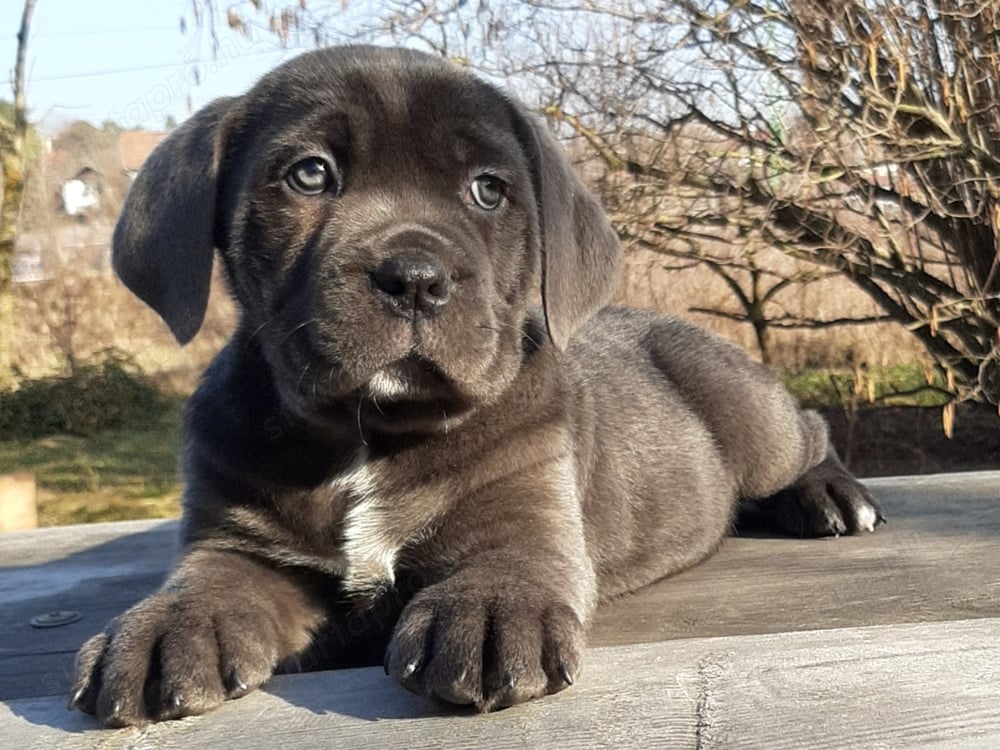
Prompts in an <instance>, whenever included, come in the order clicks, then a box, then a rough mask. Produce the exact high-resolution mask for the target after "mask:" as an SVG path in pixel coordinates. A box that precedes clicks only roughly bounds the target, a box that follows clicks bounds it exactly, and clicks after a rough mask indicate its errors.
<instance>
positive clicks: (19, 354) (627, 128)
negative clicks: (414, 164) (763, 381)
mask: <svg viewBox="0 0 1000 750" xmlns="http://www.w3.org/2000/svg"><path fill="white" fill-rule="evenodd" d="M828 5H829V6H830V7H828ZM833 6H835V7H833ZM26 10H27V11H28V13H26V12H25V11H26ZM25 20H27V24H25ZM0 26H2V27H3V28H4V29H6V30H7V33H6V34H5V35H4V36H3V39H2V41H0V61H2V63H3V64H4V65H6V66H7V67H8V69H9V70H10V81H11V87H10V89H9V93H8V94H6V95H0V99H4V101H2V102H0V154H2V157H3V161H2V166H3V180H2V184H3V188H4V195H3V219H2V222H0V223H2V227H0V473H3V472H8V473H13V472H24V471H27V472H31V473H32V474H33V475H34V479H35V482H36V483H37V487H38V507H39V513H40V518H41V522H42V523H58V522H71V521H86V520H96V519H107V518H124V517H143V516H149V515H172V514H175V513H176V512H177V501H178V497H179V493H180V487H179V484H178V478H177V472H176V456H177V453H178V449H179V445H180V435H179V429H180V428H179V425H180V421H181V414H182V409H183V406H182V404H183V399H184V397H185V396H186V395H187V394H188V393H190V391H191V389H192V388H193V387H194V386H195V384H196V382H197V378H198V375H199V373H200V372H201V370H202V369H203V368H204V367H205V365H206V364H207V362H208V361H209V360H210V359H211V357H212V356H213V355H214V353H215V352H216V351H217V350H218V349H219V348H220V347H221V345H222V344H223V343H224V341H225V340H226V338H227V336H228V333H229V332H230V330H231V329H232V326H233V322H234V316H235V311H234V309H233V307H232V304H231V302H230V301H229V298H228V296H227V294H226V291H225V289H224V283H223V281H222V279H217V280H216V283H215V286H214V288H213V294H212V299H211V307H210V312H209V316H208V319H207V320H206V324H205V326H204V328H203V329H202V331H201V333H200V334H199V335H198V336H197V338H196V339H195V340H194V341H193V342H192V343H191V344H189V345H188V346H187V347H185V348H184V349H180V348H179V347H178V346H177V345H176V344H175V343H174V341H173V340H172V338H171V337H170V335H169V333H168V331H167V330H166V328H165V326H164V325H163V324H162V323H161V322H160V321H159V319H158V318H157V317H156V316H155V315H154V314H153V313H152V312H151V311H149V310H148V309H146V308H145V307H144V306H143V305H142V304H141V303H140V302H138V301H137V300H135V299H134V298H133V297H131V296H130V295H129V294H128V293H127V292H126V291H125V290H124V288H123V287H122V286H121V285H120V284H119V283H118V282H117V281H116V279H115V278H114V277H113V275H112V274H111V272H110V267H109V263H108V244H109V238H110V234H111V231H112V228H113V226H114V222H115V219H116V216H117V214H118V211H119V210H120V207H121V204H122V200H123V197H124V195H125V193H126V192H127V190H128V186H129V184H130V182H131V179H132V178H133V177H134V175H135V173H136V172H137V170H138V169H139V168H140V167H141V164H142V161H143V160H144V158H145V157H146V156H147V155H148V154H149V152H150V151H151V150H152V149H153V148H154V147H155V146H156V144H157V143H158V142H159V141H160V140H161V139H162V138H163V137H164V136H165V135H166V134H167V133H168V132H169V131H170V129H172V128H173V127H175V126H176V124H177V123H178V122H180V121H182V120H183V119H184V118H185V117H187V116H188V115H189V114H190V113H191V112H192V111H194V110H196V109H197V108H199V107H200V106H202V105H204V104H205V103H207V102H208V101H210V100H211V99H213V98H215V97H216V96H220V95H233V94H238V93H240V92H242V91H244V90H246V89H247V88H249V87H250V86H251V85H252V84H253V82H254V81H255V80H256V79H257V78H258V77H259V76H260V75H261V74H263V73H264V72H265V71H267V70H268V69H270V68H272V67H274V66H275V65H276V64H278V63H280V62H281V61H282V60H284V59H288V58H289V57H291V56H293V55H294V54H296V53H297V52H300V51H302V50H304V49H309V48H311V47H314V46H316V45H319V44H327V43H343V42H350V41H368V42H375V43H380V44H387V43H397V44H406V45H409V46H414V47H418V48H421V49H424V50H428V51H431V52H434V53H438V54H441V55H443V56H446V57H448V58H450V59H452V60H454V61H455V62H456V63H458V64H461V65H467V66H469V67H471V68H473V69H475V70H477V71H478V72H479V73H480V74H482V75H484V76H485V77H487V78H488V79H490V80H492V81H494V82H496V83H498V84H499V85H501V86H503V87H505V88H506V89H507V90H508V91H510V92H511V93H512V95H514V96H516V97H517V98H519V99H521V100H523V101H525V102H526V103H527V104H528V105H529V106H531V107H532V108H534V109H535V110H536V111H537V112H538V114H539V116H541V117H545V118H546V119H547V120H548V123H549V125H550V126H551V127H552V128H553V129H554V130H555V131H556V132H557V133H558V134H559V135H560V137H562V138H563V139H564V141H565V144H566V148H567V149H568V150H569V152H570V154H571V155H572V156H573V158H574V159H575V160H576V161H577V162H578V165H579V168H580V170H581V172H582V173H583V174H584V175H585V176H586V178H587V179H588V180H589V182H590V184H591V185H592V186H593V189H594V190H595V191H596V192H598V193H600V194H601V196H602V198H603V200H604V203H605V205H606V206H607V208H608V211H609V214H610V215H611V217H612V220H613V222H614V223H615V225H616V227H617V228H618V230H619V234H620V235H621V238H622V241H623V243H624V246H625V249H626V253H627V270H626V274H625V276H624V278H623V280H622V284H621V287H620V290H619V294H618V297H619V300H620V301H621V302H624V303H627V304H631V305H637V306H641V307H649V308H653V309H657V310H661V311H665V312H670V313H673V314H677V315H681V316H683V317H687V318H690V319H693V320H695V321H697V322H698V323H700V324H702V325H705V326H707V327H709V328H712V329H713V330H716V331H718V332H719V333H721V334H722V335H724V336H726V337H727V338H730V339H732V340H734V341H737V342H739V343H740V344H742V345H743V346H745V347H746V348H747V350H748V351H750V352H751V354H752V355H754V356H755V357H757V358H759V359H762V360H763V361H765V362H767V363H769V364H770V365H772V366H773V367H775V368H777V369H778V370H779V371H780V372H781V373H782V374H783V376H784V377H785V379H786V381H787V382H788V383H789V385H790V387H791V388H792V389H793V390H794V391H795V392H796V394H797V395H798V396H799V397H800V398H802V399H803V401H805V402H807V403H808V404H810V405H812V406H815V407H817V408H822V409H823V410H824V412H825V413H826V414H827V416H828V418H829V419H830V421H831V423H832V425H833V428H834V432H835V440H836V442H837V445H838V447H839V449H840V451H841V453H842V454H843V455H844V457H845V458H846V459H847V461H848V462H849V463H850V464H851V465H852V467H853V468H854V469H855V470H856V471H858V472H859V473H861V474H862V475H873V474H887V473H918V472H929V471H942V470H958V469H976V468H998V467H1000V416H998V413H997V406H996V404H997V401H998V400H1000V322H998V321H1000V270H998V265H997V263H998V257H1000V256H998V247H1000V146H998V145H997V144H1000V105H998V104H997V101H998V95H997V93H998V90H1000V35H997V33H996V29H997V28H1000V3H997V2H980V3H975V4H969V3H960V2H958V0H954V1H953V2H945V1H944V0H925V1H923V2H905V3H904V2H902V0H899V1H898V2H897V1H894V0H874V2H873V1H871V0H866V1H865V2H852V1H850V0H849V1H848V2H846V3H840V4H828V3H825V2H821V1H820V0H762V2H759V3H756V4H751V3H745V2H738V1H736V0H733V1H732V2H728V1H726V0H693V1H690V2H689V1H687V0H671V1H666V0H665V1H663V2H625V1H624V0H623V1H622V2H616V1H609V2H606V3H601V2H583V3H580V2H565V3H564V2H559V1H558V0H556V1H547V2H531V1H517V2H509V3H490V2H486V1H485V0H459V1H457V2H433V1H432V0H427V1H425V2H417V3H414V2H400V3H370V2H352V1H351V0H336V1H335V2H311V1H307V0H303V1H302V2H295V3H290V4H285V3H281V2H277V3H271V4H267V3H264V2H261V1H260V0H253V1H246V2H236V3H234V4H232V5H225V6H220V5H217V4H216V3H215V2H212V1H210V0H193V1H192V2H159V3H152V4H138V3H128V2H124V1H123V0H114V1H113V2H105V3H100V4H98V3H78V2H76V3H74V2H70V1H69V0H36V1H35V2H31V1H30V0H29V2H10V3H7V4H5V5H4V6H3V8H2V9H0ZM19 29H23V30H24V31H25V33H24V34H21V35H20V37H18V35H17V33H16V32H17V31H18V30H19Z"/></svg>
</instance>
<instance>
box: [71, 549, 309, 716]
mask: <svg viewBox="0 0 1000 750" xmlns="http://www.w3.org/2000/svg"><path fill="white" fill-rule="evenodd" d="M322 617H323V615H322V612H321V610H320V609H319V608H318V607H317V606H316V604H315V603H314V602H313V601H311V597H310V596H309V594H308V592H307V591H306V590H305V588H304V586H303V585H302V584H300V583H297V582H296V581H294V580H293V579H292V578H291V577H290V576H289V575H286V574H283V573H281V572H279V571H277V570H275V569H273V568H270V567H268V566H266V565H263V564H261V563H258V562H256V561H254V560H252V559H251V558H249V557H246V556H244V555H241V554H237V553H233V552H221V551H214V550H194V551H190V552H188V553H187V554H186V555H185V557H184V559H183V560H182V561H181V563H180V565H179V566H178V568H177V570H176V571H175V572H174V574H173V575H172V576H171V577H170V579H169V580H168V581H167V583H166V584H165V585H164V586H163V588H162V589H161V590H160V591H159V592H157V593H156V594H153V595H152V596H150V597H148V598H147V599H145V600H143V601H141V602H139V603H138V604H136V605H135V606H134V607H132V608H131V609H130V610H128V611H127V612H125V613H124V614H122V615H121V616H119V617H117V618H115V619H114V620H113V621H112V622H111V624H110V625H109V627H108V629H107V630H106V631H105V632H104V633H101V634H99V635H96V636H94V637H93V638H91V639H90V640H89V641H87V642H86V643H85V644H84V646H83V648H82V649H81V650H80V653H79V655H78V656H77V674H76V681H75V684H74V686H73V697H72V700H71V702H70V708H79V709H80V710H82V711H84V712H86V713H90V714H96V715H97V717H98V718H99V719H100V720H101V722H102V723H104V724H107V725H109V726H128V725H141V724H145V723H148V722H150V721H159V720H162V719H172V718H179V717H182V716H191V715H195V714H201V713H204V712H205V711H208V710H209V709H211V708H214V707H215V706H217V705H218V704H220V703H222V701H224V700H226V699H227V698H237V697H239V696H241V695H244V694H245V693H247V692H249V691H251V690H253V689H254V688H256V687H258V686H259V685H260V684H261V683H263V682H264V681H265V680H266V679H267V678H268V677H270V676H271V673H272V672H273V670H274V668H275V667H276V666H277V665H278V663H279V662H280V661H282V660H283V659H285V658H288V657H290V656H293V655H295V654H296V653H298V652H300V651H302V650H303V649H304V648H306V646H308V644H309V642H310V640H311V638H312V633H313V632H314V630H315V629H316V628H317V627H318V626H319V625H320V624H321V622H322Z"/></svg>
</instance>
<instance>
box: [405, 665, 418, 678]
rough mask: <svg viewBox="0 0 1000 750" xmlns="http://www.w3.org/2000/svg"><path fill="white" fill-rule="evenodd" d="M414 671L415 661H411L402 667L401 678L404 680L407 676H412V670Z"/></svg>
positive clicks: (415, 668) (415, 667)
mask: <svg viewBox="0 0 1000 750" xmlns="http://www.w3.org/2000/svg"><path fill="white" fill-rule="evenodd" d="M416 671H417V663H416V662H415V661H411V662H410V663H409V664H407V665H406V667H404V669H403V679H404V680H405V679H406V678H407V677H412V676H413V674H414V672H416Z"/></svg>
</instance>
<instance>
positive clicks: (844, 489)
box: [736, 411, 885, 537]
mask: <svg viewBox="0 0 1000 750" xmlns="http://www.w3.org/2000/svg"><path fill="white" fill-rule="evenodd" d="M802 423H803V426H804V429H805V431H806V432H811V433H812V435H811V436H809V435H807V438H808V440H807V442H808V443H809V444H810V445H814V446H820V445H823V444H826V451H825V456H824V457H823V458H822V460H820V461H819V463H816V464H815V465H813V466H811V467H810V468H808V469H807V470H806V471H805V472H804V473H803V474H802V475H801V476H800V477H799V478H798V479H796V480H795V481H794V482H792V483H791V484H790V485H789V486H788V487H785V488H784V489H782V490H779V491H778V492H777V493H775V494H774V495H772V496H771V497H768V498H765V499H762V500H744V501H742V502H741V504H740V508H739V513H738V518H737V522H736V527H737V530H738V531H739V532H744V533H745V532H748V531H777V532H780V533H783V534H789V535H791V536H798V537H819V536H840V535H842V534H857V533H860V532H862V531H875V529H876V528H877V527H878V526H880V525H881V524H883V523H885V515H884V514H883V512H882V507H881V506H880V505H879V503H878V501H877V500H876V499H875V498H874V497H872V495H871V493H870V492H868V490H867V489H866V488H865V486H864V485H863V484H861V482H859V481H858V480H857V479H856V478H855V477H854V475H853V474H851V472H850V471H848V469H847V467H846V466H844V464H843V463H842V462H841V461H840V458H839V457H838V456H837V452H836V450H835V449H834V447H833V445H832V444H830V443H829V442H828V439H827V435H826V432H827V427H826V423H825V421H823V420H822V418H821V417H820V416H819V415H818V414H816V413H815V412H809V411H805V412H802Z"/></svg>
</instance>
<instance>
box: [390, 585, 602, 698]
mask: <svg viewBox="0 0 1000 750" xmlns="http://www.w3.org/2000/svg"><path fill="white" fill-rule="evenodd" d="M481 588H485V589H487V590H485V591H484V590H481ZM518 589H520V590H518ZM533 594H535V595H534V596H533ZM583 642H584V627H583V624H582V623H581V622H580V619H579V618H578V617H577V615H576V613H575V612H574V611H573V609H572V608H571V607H570V606H568V605H566V604H563V603H561V602H559V601H557V600H555V599H554V598H552V597H549V596H548V595H546V594H543V593H542V592H540V591H538V592H534V591H529V590H528V587H527V586H520V587H518V586H517V585H512V586H511V587H510V588H507V587H504V586H501V585H495V584H494V585H490V583H489V582H485V585H484V586H483V587H479V586H476V587H469V586H467V585H466V586H463V585H461V584H454V583H452V582H450V581H444V582H442V583H439V584H436V585H434V586H431V587H430V588H428V589H425V590H424V591H422V592H420V594H418V595H417V596H416V597H415V598H414V600H413V601H412V602H410V604H409V605H408V606H407V608H406V609H405V610H404V611H403V614H402V616H401V618H400V620H399V623H398V624H397V625H396V630H395V633H394V635H393V639H392V642H391V643H390V644H389V648H388V649H387V651H386V655H385V671H386V674H387V675H391V676H392V677H394V678H395V679H396V680H398V681H399V682H401V683H402V684H403V685H404V686H405V687H407V688H408V689H410V690H412V691H413V692H416V693H421V694H423V695H427V696H429V697H432V698H437V699H440V700H444V701H447V702H449V703H455V704H459V705H469V704H472V705H475V706H476V708H478V709H479V710H480V711H491V710H493V709H495V708H500V707H504V706H511V705H513V704H515V703H521V702H523V701H526V700H530V699H532V698H538V697H541V696H543V695H546V694H548V693H555V692H558V691H560V690H562V689H564V688H566V687H568V686H569V685H572V684H573V680H574V679H576V677H577V675H578V674H579V670H580V664H581V657H582V653H583Z"/></svg>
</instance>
